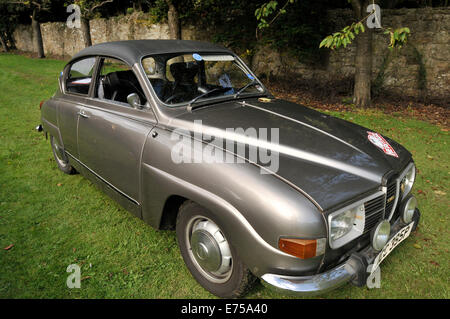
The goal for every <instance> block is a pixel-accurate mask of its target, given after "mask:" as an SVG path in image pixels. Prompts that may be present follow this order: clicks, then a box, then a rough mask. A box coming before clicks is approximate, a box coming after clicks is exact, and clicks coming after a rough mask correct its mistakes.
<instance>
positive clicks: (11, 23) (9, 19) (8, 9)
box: [0, 0, 20, 52]
mask: <svg viewBox="0 0 450 319" xmlns="http://www.w3.org/2000/svg"><path fill="white" fill-rule="evenodd" d="M19 11H20V8H19V7H18V6H17V5H15V4H11V3H10V2H9V1H7V0H0V16H1V17H2V19H0V43H1V45H2V48H3V51H5V52H8V51H9V49H14V48H15V44H14V39H13V36H12V34H13V32H14V28H15V27H16V25H17V19H18V15H19Z"/></svg>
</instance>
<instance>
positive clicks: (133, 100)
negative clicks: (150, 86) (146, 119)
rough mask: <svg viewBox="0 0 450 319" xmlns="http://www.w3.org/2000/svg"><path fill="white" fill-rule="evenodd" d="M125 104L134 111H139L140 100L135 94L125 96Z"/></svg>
mask: <svg viewBox="0 0 450 319" xmlns="http://www.w3.org/2000/svg"><path fill="white" fill-rule="evenodd" d="M127 102H128V104H130V106H131V107H132V108H134V109H141V108H142V105H141V99H140V98H139V95H137V94H136V93H131V94H130V95H128V96H127Z"/></svg>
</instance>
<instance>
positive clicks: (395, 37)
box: [384, 27, 411, 50]
mask: <svg viewBox="0 0 450 319" xmlns="http://www.w3.org/2000/svg"><path fill="white" fill-rule="evenodd" d="M410 33H411V32H410V30H409V28H407V27H404V28H398V29H395V30H393V29H392V28H386V30H385V31H384V34H389V35H390V42H389V49H391V50H392V49H394V48H401V47H402V46H403V45H405V44H406V42H407V40H408V35H409V34H410Z"/></svg>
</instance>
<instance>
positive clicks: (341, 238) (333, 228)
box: [328, 204, 365, 248]
mask: <svg viewBox="0 0 450 319" xmlns="http://www.w3.org/2000/svg"><path fill="white" fill-rule="evenodd" d="M364 214H365V211H364V204H360V205H357V206H354V207H350V208H345V209H342V210H340V211H337V212H335V213H332V214H330V216H329V217H328V225H329V231H330V246H331V248H338V247H341V246H343V245H345V244H346V243H348V242H349V241H351V240H352V239H354V238H356V237H358V236H360V235H361V234H362V233H363V230H364Z"/></svg>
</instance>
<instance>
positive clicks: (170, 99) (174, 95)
mask: <svg viewBox="0 0 450 319" xmlns="http://www.w3.org/2000/svg"><path fill="white" fill-rule="evenodd" d="M184 95H185V94H184V93H180V92H179V93H175V94H173V95H171V96H169V97H168V98H167V99H166V100H165V101H164V102H165V103H170V102H171V101H172V100H175V99H176V98H180V97H182V96H184Z"/></svg>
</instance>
